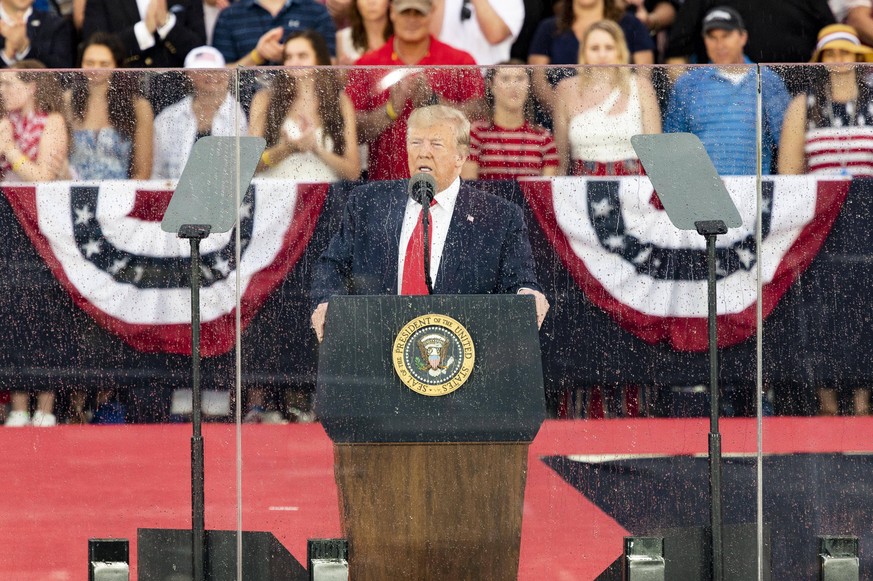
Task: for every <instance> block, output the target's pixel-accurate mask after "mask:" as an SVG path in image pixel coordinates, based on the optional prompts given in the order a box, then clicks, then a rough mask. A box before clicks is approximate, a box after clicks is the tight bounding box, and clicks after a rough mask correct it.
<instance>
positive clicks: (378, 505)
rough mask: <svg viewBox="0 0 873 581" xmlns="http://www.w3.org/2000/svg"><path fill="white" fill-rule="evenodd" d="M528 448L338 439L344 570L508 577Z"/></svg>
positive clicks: (363, 575)
mask: <svg viewBox="0 0 873 581" xmlns="http://www.w3.org/2000/svg"><path fill="white" fill-rule="evenodd" d="M527 450H528V444H527V443H521V444H517V443H507V444H502V443H498V444H494V443H485V444H479V443H476V444H473V443H455V444H337V445H336V446H335V452H336V480H337V485H338V488H339V495H340V510H341V511H342V521H343V529H344V533H345V535H346V538H348V540H349V552H350V556H349V560H350V562H349V565H350V568H351V570H350V577H351V579H353V580H354V581H386V580H392V579H414V580H421V581H424V580H452V581H456V580H463V579H469V580H471V581H472V580H489V579H493V580H510V579H516V578H517V575H518V557H519V546H520V543H521V518H522V505H523V502H524V485H525V477H526V474H527Z"/></svg>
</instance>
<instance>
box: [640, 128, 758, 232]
mask: <svg viewBox="0 0 873 581" xmlns="http://www.w3.org/2000/svg"><path fill="white" fill-rule="evenodd" d="M631 145H633V147H634V150H635V151H636V152H637V157H639V158H640V162H641V163H642V164H643V167H644V168H645V170H646V174H647V175H648V176H649V179H650V180H651V182H652V186H653V187H654V188H655V191H656V192H657V193H658V198H659V199H660V200H661V203H662V204H663V205H664V210H665V211H666V212H667V216H668V217H669V218H670V221H671V222H673V225H674V226H676V227H677V228H679V229H680V230H696V227H695V226H694V223H695V222H697V221H700V220H722V221H723V222H724V223H725V225H726V226H727V227H728V228H736V227H738V226H742V224H743V220H742V218H741V217H740V213H739V211H738V210H737V207H736V206H735V205H734V202H733V200H732V199H731V197H730V194H728V191H727V188H726V187H725V185H724V182H723V181H722V178H721V176H719V175H718V172H716V171H715V166H714V165H712V160H711V159H709V155H707V153H706V149H704V147H703V143H701V142H700V139H698V137H697V136H696V135H693V134H691V133H659V134H652V135H634V136H633V137H631Z"/></svg>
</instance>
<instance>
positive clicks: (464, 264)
mask: <svg viewBox="0 0 873 581" xmlns="http://www.w3.org/2000/svg"><path fill="white" fill-rule="evenodd" d="M407 183H408V180H398V181H390V182H372V183H369V184H366V185H363V186H361V187H359V188H357V189H356V190H355V191H354V192H353V193H352V195H351V196H350V197H349V201H348V204H347V205H346V209H345V213H344V215H343V220H342V223H341V224H340V228H339V230H338V231H337V233H336V234H335V235H334V237H333V238H332V239H331V241H330V244H329V245H328V247H327V250H325V252H324V254H322V255H321V258H319V260H318V262H317V263H316V264H315V268H314V272H313V277H312V292H311V295H312V301H313V306H315V305H318V304H319V303H322V302H324V301H326V300H328V299H329V298H330V297H331V296H332V295H335V294H356V295H374V294H375V295H379V294H397V251H398V247H399V245H400V230H401V228H402V226H403V214H404V211H405V209H406V200H407V193H406V191H407ZM522 287H527V288H532V289H536V290H539V288H540V287H539V285H538V284H537V281H536V274H535V272H534V261H533V255H532V253H531V249H530V242H529V241H528V237H527V227H526V226H525V223H524V216H523V215H522V212H521V208H519V207H518V206H517V205H515V204H513V203H511V202H508V201H506V200H504V199H502V198H498V197H497V196H493V195H491V194H486V193H484V192H481V191H479V190H477V189H475V188H473V187H471V186H469V185H467V184H464V183H463V182H462V183H461V190H460V192H459V194H458V200H457V202H456V203H455V210H454V213H453V214H452V219H451V222H450V223H449V231H448V235H447V236H446V243H445V247H444V248H443V257H442V260H441V261H440V268H439V271H438V272H437V277H436V280H435V281H434V294H494V293H515V292H517V291H518V289H519V288H522Z"/></svg>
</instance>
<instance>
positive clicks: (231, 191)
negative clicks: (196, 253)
mask: <svg viewBox="0 0 873 581" xmlns="http://www.w3.org/2000/svg"><path fill="white" fill-rule="evenodd" d="M265 146H266V142H265V141H264V139H263V138H262V137H234V136H231V137H216V136H211V135H210V136H206V137H202V138H200V139H198V140H197V141H196V142H195V143H194V147H193V148H192V149H191V154H190V155H189V156H188V162H187V163H186V164H185V169H184V170H182V176H181V177H180V178H179V182H178V184H176V191H175V192H174V193H173V197H172V198H171V199H170V204H169V206H167V211H166V212H165V213H164V219H163V220H162V221H161V229H162V230H163V231H164V232H178V231H179V228H180V227H181V226H182V225H183V224H208V225H210V226H212V232H227V231H229V230H230V229H231V228H232V227H233V225H234V223H236V208H235V207H234V200H236V188H237V183H238V184H239V189H240V197H242V195H243V194H245V191H246V190H247V189H248V187H249V184H250V183H251V181H252V177H253V176H254V175H255V169H256V168H257V167H258V160H260V159H261V154H262V153H263V152H264V147H265ZM237 152H239V158H237ZM234 177H236V178H237V180H234Z"/></svg>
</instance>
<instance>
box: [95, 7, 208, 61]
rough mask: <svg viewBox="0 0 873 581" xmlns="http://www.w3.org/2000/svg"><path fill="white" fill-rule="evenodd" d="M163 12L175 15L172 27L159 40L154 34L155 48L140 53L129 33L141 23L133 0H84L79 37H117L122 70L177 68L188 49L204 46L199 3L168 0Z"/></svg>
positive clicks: (204, 40) (183, 59)
mask: <svg viewBox="0 0 873 581" xmlns="http://www.w3.org/2000/svg"><path fill="white" fill-rule="evenodd" d="M167 9H168V10H169V11H170V12H172V13H173V14H175V15H176V25H175V26H174V27H173V29H172V30H171V31H170V33H169V34H167V38H165V39H163V40H161V38H160V36H158V35H157V34H155V46H153V47H152V48H150V49H148V50H145V51H142V50H140V48H139V43H138V42H137V41H136V34H134V32H133V25H134V24H136V23H137V22H139V21H140V20H141V19H140V17H139V8H137V5H136V0H88V2H87V3H86V4H85V23H84V25H83V27H82V38H83V39H84V40H87V39H88V37H90V36H91V35H92V34H94V33H95V32H98V31H102V32H112V33H115V34H117V35H118V36H119V38H121V42H122V44H124V47H125V49H126V51H127V57H126V59H125V62H124V63H122V64H123V66H125V67H148V68H180V67H182V65H183V64H184V62H185V56H186V55H187V54H188V53H189V52H190V51H191V49H192V48H196V47H198V46H202V45H204V44H206V27H205V25H204V24H203V2H202V1H200V0H168V1H167Z"/></svg>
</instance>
